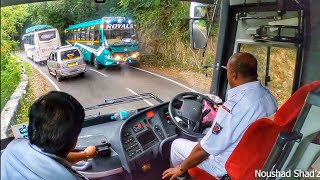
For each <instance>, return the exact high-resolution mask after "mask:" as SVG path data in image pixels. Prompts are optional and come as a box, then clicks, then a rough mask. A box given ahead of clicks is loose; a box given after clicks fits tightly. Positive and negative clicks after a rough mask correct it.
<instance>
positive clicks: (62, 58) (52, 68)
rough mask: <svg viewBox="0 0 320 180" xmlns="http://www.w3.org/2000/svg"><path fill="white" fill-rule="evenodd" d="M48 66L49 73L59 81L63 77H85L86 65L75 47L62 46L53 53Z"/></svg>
mask: <svg viewBox="0 0 320 180" xmlns="http://www.w3.org/2000/svg"><path fill="white" fill-rule="evenodd" d="M47 66H48V70H49V73H50V74H52V75H54V76H56V79H57V81H61V80H62V78H63V77H69V76H74V75H80V76H81V77H83V76H84V73H85V71H86V63H85V61H84V59H83V55H82V53H81V51H80V50H79V49H78V48H77V47H74V46H71V45H68V46H61V47H58V48H57V49H55V50H54V51H52V52H51V54H50V56H49V58H48V61H47Z"/></svg>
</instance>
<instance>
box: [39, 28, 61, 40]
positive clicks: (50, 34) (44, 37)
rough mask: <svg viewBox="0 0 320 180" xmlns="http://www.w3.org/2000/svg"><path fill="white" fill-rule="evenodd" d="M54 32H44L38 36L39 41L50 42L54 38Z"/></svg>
mask: <svg viewBox="0 0 320 180" xmlns="http://www.w3.org/2000/svg"><path fill="white" fill-rule="evenodd" d="M56 34H57V33H56V30H52V31H46V32H42V33H39V34H38V37H39V40H40V41H50V40H52V39H54V38H56Z"/></svg>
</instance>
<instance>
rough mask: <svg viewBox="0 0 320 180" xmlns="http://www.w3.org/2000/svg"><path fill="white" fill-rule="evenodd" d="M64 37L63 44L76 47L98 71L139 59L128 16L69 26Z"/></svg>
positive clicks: (135, 36) (131, 21)
mask: <svg viewBox="0 0 320 180" xmlns="http://www.w3.org/2000/svg"><path fill="white" fill-rule="evenodd" d="M65 34H66V42H67V43H68V44H72V45H74V46H76V47H78V48H79V49H80V50H81V51H82V53H83V56H84V59H85V60H86V61H88V62H89V63H92V64H93V65H94V66H95V67H96V68H97V69H100V68H101V67H102V66H113V65H120V64H133V63H136V62H137V61H138V60H139V40H138V36H137V30H136V25H135V24H134V21H133V20H132V19H130V18H128V17H103V18H101V19H97V20H92V21H87V22H83V23H79V24H75V25H70V26H69V28H67V29H66V30H65Z"/></svg>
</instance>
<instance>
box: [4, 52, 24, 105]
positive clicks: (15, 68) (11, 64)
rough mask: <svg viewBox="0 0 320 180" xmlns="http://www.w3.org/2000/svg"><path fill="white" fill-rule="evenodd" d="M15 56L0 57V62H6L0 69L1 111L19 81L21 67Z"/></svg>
mask: <svg viewBox="0 0 320 180" xmlns="http://www.w3.org/2000/svg"><path fill="white" fill-rule="evenodd" d="M17 58H18V57H16V56H11V55H7V56H3V57H1V62H6V64H5V65H4V68H3V69H1V111H2V109H3V107H4V106H5V105H6V103H7V101H8V100H9V99H10V97H11V95H12V93H13V92H14V90H15V89H16V87H17V86H18V84H19V82H20V72H21V67H20V65H19V63H18V62H17ZM1 65H2V63H1Z"/></svg>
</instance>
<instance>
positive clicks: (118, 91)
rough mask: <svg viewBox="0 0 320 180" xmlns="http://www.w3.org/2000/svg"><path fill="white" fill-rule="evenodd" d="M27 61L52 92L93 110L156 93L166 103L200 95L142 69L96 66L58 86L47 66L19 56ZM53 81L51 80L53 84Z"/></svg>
mask: <svg viewBox="0 0 320 180" xmlns="http://www.w3.org/2000/svg"><path fill="white" fill-rule="evenodd" d="M19 55H20V57H21V58H22V59H23V60H26V61H28V62H29V63H31V64H32V65H33V66H34V67H36V68H37V69H38V70H40V71H41V72H42V75H43V76H46V77H47V78H48V79H47V81H50V83H49V84H50V86H51V89H52V90H61V91H63V92H67V93H69V94H71V95H72V96H74V97H75V98H76V99H77V100H78V101H79V102H80V103H81V104H82V105H83V106H84V107H90V106H94V105H97V104H101V103H104V101H105V100H106V99H114V98H120V97H124V96H132V95H134V94H140V93H152V94H154V95H156V96H157V97H158V98H160V99H161V100H162V101H170V100H171V99H172V98H173V97H174V96H175V95H177V94H178V93H181V92H186V91H193V90H194V91H198V92H201V91H200V90H199V89H191V88H189V87H187V86H184V85H183V84H182V83H180V82H177V81H174V80H172V79H169V78H166V77H163V76H162V77H160V76H159V75H157V74H152V73H150V72H147V71H145V70H142V69H140V68H135V67H130V66H122V68H121V69H116V68H113V69H108V70H106V68H102V69H100V70H97V69H95V68H94V67H93V66H92V65H88V64H87V67H86V73H85V76H84V77H83V78H81V77H78V76H75V77H71V78H64V79H63V80H62V81H61V82H58V81H57V80H56V79H55V77H54V76H53V75H51V74H50V73H49V72H48V69H47V66H46V64H38V63H37V64H36V63H34V62H33V61H32V60H30V59H28V58H27V57H26V56H25V53H24V52H23V51H21V52H20V53H19ZM49 79H50V80H49ZM157 104H159V103H158V102H157V101H155V100H154V99H148V100H145V101H139V102H134V103H129V104H122V105H117V106H109V107H106V108H101V109H98V110H94V111H88V112H86V115H95V114H97V113H99V112H100V113H102V114H105V113H114V112H118V111H123V110H131V109H137V108H142V107H146V106H151V105H157Z"/></svg>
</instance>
